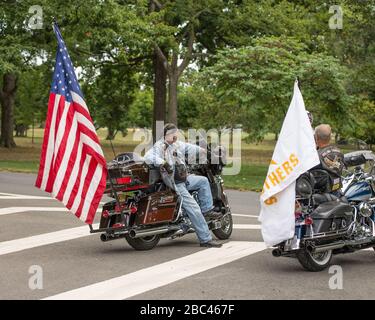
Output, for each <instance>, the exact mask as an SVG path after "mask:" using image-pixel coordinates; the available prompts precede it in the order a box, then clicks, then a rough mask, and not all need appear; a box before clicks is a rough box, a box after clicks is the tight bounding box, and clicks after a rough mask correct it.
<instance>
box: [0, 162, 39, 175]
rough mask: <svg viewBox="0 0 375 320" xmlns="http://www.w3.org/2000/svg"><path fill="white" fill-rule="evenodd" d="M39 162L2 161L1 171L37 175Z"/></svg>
mask: <svg viewBox="0 0 375 320" xmlns="http://www.w3.org/2000/svg"><path fill="white" fill-rule="evenodd" d="M38 167H39V161H16V160H9V161H2V160H0V171H11V172H28V173H37V172H38Z"/></svg>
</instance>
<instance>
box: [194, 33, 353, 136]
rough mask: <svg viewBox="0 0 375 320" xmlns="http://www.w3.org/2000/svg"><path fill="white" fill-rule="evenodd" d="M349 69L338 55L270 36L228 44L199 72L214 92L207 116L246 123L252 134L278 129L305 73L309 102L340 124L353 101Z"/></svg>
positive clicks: (222, 121)
mask: <svg viewBox="0 0 375 320" xmlns="http://www.w3.org/2000/svg"><path fill="white" fill-rule="evenodd" d="M345 73H346V69H345V68H343V67H340V65H339V64H338V61H337V60H336V59H334V58H333V57H330V56H326V55H323V54H308V53H306V46H305V45H304V44H303V43H301V42H300V41H298V40H295V39H292V38H287V37H264V38H259V39H256V40H254V42H253V45H252V46H250V47H242V48H239V49H227V50H222V51H221V52H220V53H219V55H218V56H217V63H216V64H215V65H213V66H211V67H208V68H206V69H205V70H204V71H203V72H202V74H201V75H200V76H199V79H200V80H199V83H200V84H201V86H202V87H203V88H204V90H205V91H206V92H207V94H208V96H212V97H214V99H212V103H210V104H207V105H206V106H202V107H201V110H202V111H201V116H202V119H201V120H202V122H206V121H209V122H210V123H211V124H212V123H213V122H216V126H215V127H221V126H223V125H227V126H229V127H233V126H234V125H235V124H236V123H237V124H243V128H244V130H245V131H247V132H248V133H249V137H248V139H249V140H255V141H259V140H261V139H262V138H263V137H264V135H265V134H266V133H268V132H273V133H276V134H277V133H278V132H279V131H280V128H281V124H282V119H283V118H284V117H285V114H286V111H287V108H288V106H289V103H290V99H291V95H292V88H293V83H294V81H295V79H296V78H297V77H299V78H300V80H301V86H302V92H303V95H304V98H305V102H306V105H307V108H308V109H309V110H310V111H312V112H313V114H315V115H316V116H317V117H316V118H317V119H318V120H325V121H329V122H330V123H332V125H333V127H334V128H335V129H336V130H340V126H341V124H342V123H343V122H345V121H346V118H345V117H346V115H347V113H348V106H349V103H350V99H349V97H348V96H347V94H346V91H345V86H344V85H345V82H344V80H345ZM215 110H217V111H215ZM214 112H215V113H214ZM212 114H215V118H214V119H212V118H213V117H212Z"/></svg>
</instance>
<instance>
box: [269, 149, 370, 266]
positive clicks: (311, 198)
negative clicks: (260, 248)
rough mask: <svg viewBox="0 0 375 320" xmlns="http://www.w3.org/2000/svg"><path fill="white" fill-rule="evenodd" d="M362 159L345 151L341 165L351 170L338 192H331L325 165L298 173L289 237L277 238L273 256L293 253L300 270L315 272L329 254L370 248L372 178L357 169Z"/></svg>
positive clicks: (330, 255) (360, 154) (326, 264)
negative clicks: (293, 220)
mask: <svg viewBox="0 0 375 320" xmlns="http://www.w3.org/2000/svg"><path fill="white" fill-rule="evenodd" d="M374 159H375V157H374ZM368 161H369V158H368V157H367V158H366V157H364V156H363V152H360V153H351V154H347V155H345V163H346V165H347V167H353V166H354V167H355V168H356V169H355V171H354V172H353V173H351V174H349V175H348V177H347V180H345V179H344V184H343V189H342V190H341V192H335V193H333V192H332V178H331V176H330V175H329V174H328V172H327V171H325V170H320V169H314V170H311V171H309V172H307V173H305V174H303V175H301V176H300V177H299V178H298V179H297V182H296V205H295V236H294V237H293V238H292V239H289V240H287V241H284V242H282V243H279V244H278V245H277V246H276V248H275V249H274V250H273V251H272V254H273V256H275V257H280V256H289V257H296V258H297V259H298V261H299V262H300V263H301V265H302V266H303V267H304V268H305V269H306V270H308V271H321V270H324V269H325V268H327V267H328V266H329V264H330V262H331V259H332V256H333V255H334V254H339V253H351V252H354V251H357V250H361V249H366V248H374V247H375V214H374V212H375V197H374V195H375V193H374V188H373V186H372V181H373V179H372V175H367V174H364V172H360V170H359V168H360V166H361V165H362V166H363V165H365V164H366V163H367V162H368ZM371 171H373V165H372V168H371ZM365 190H366V191H365ZM369 190H370V192H369Z"/></svg>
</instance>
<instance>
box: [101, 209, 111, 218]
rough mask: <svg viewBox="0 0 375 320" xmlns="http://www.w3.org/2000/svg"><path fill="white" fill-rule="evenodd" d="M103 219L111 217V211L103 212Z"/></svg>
mask: <svg viewBox="0 0 375 320" xmlns="http://www.w3.org/2000/svg"><path fill="white" fill-rule="evenodd" d="M102 217H103V218H108V217H109V211H108V210H103V212H102Z"/></svg>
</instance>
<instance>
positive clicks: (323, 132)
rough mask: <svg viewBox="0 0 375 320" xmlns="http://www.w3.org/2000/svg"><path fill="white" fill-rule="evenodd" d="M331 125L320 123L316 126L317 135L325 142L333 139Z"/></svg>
mask: <svg viewBox="0 0 375 320" xmlns="http://www.w3.org/2000/svg"><path fill="white" fill-rule="evenodd" d="M331 134H332V130H331V126H330V125H329V124H320V125H318V126H317V127H316V128H315V136H316V137H317V138H318V139H319V141H322V142H324V143H329V142H330V141H331Z"/></svg>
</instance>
